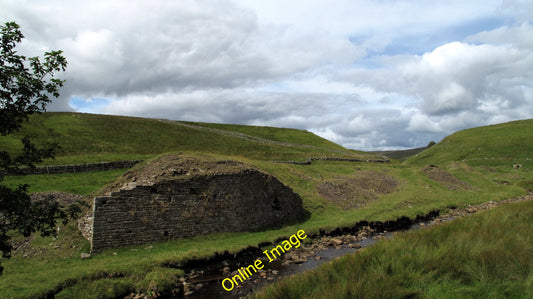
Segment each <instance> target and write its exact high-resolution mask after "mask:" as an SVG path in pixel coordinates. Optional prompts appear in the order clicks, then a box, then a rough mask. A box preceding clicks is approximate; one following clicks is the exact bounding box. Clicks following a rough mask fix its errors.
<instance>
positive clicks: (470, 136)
mask: <svg viewBox="0 0 533 299" xmlns="http://www.w3.org/2000/svg"><path fill="white" fill-rule="evenodd" d="M459 161H461V162H465V163H467V164H468V165H471V166H478V165H485V166H503V165H507V166H512V165H513V164H526V163H527V164H530V163H531V162H532V161H533V120H531V119H529V120H519V121H513V122H508V123H503V124H497V125H491V126H485V127H477V128H472V129H467V130H463V131H459V132H456V133H454V134H452V135H450V136H448V137H446V138H444V139H443V140H442V141H441V142H439V143H438V144H436V145H435V146H433V147H431V148H429V149H427V150H425V151H423V152H421V153H419V154H417V155H415V156H414V157H411V158H410V159H408V160H407V163H409V164H415V165H423V164H446V163H449V162H459Z"/></svg>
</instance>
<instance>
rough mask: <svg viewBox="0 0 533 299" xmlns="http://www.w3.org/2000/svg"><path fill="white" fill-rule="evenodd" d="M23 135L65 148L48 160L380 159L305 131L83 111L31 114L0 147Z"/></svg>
mask: <svg viewBox="0 0 533 299" xmlns="http://www.w3.org/2000/svg"><path fill="white" fill-rule="evenodd" d="M22 136H29V137H31V139H32V140H33V141H35V142H37V143H41V144H44V143H53V142H57V143H58V144H59V145H60V146H61V150H60V151H59V152H58V154H57V156H56V160H50V161H47V162H46V163H47V164H69V163H88V162H100V161H114V160H127V159H139V158H147V157H152V156H154V155H158V154H162V153H166V152H176V151H195V152H208V153H215V154H223V155H230V156H240V157H243V158H250V159H255V160H264V161H272V160H279V161H286V160H287V161H288V160H298V161H305V160H306V159H309V158H320V157H346V158H354V159H355V158H362V159H367V158H369V157H370V158H376V156H375V155H371V154H366V153H362V152H356V151H352V150H347V149H345V148H343V147H342V146H340V145H337V144H335V143H333V142H330V141H328V140H325V139H323V138H321V137H319V136H317V135H315V134H313V133H310V132H307V131H303V130H295V129H282V128H272V127H251V126H239V125H222V124H205V123H190V122H188V123H184V122H176V121H168V120H158V119H146V118H135V117H122V116H108V115H95V114H80V113H43V114H39V115H33V116H32V117H31V118H30V121H29V122H28V123H26V124H25V125H24V127H23V129H22V130H21V131H20V132H18V133H16V134H15V135H13V136H7V137H0V149H1V150H6V151H8V152H11V153H16V152H17V151H19V150H20V148H21V145H20V141H19V139H20V137H22ZM378 158H379V157H378Z"/></svg>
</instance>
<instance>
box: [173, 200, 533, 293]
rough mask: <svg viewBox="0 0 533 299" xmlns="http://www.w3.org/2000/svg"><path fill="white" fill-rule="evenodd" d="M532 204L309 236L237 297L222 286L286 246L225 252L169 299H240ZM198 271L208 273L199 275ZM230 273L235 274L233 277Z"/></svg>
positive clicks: (363, 224) (192, 273)
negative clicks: (416, 236)
mask: <svg viewBox="0 0 533 299" xmlns="http://www.w3.org/2000/svg"><path fill="white" fill-rule="evenodd" d="M528 200H533V194H532V193H530V194H529V195H526V196H522V197H518V198H512V199H506V200H502V201H499V202H493V201H490V202H485V203H481V204H478V205H474V206H467V207H466V208H461V209H453V208H452V209H450V210H449V211H448V213H447V214H446V215H441V216H439V212H438V211H433V212H430V213H429V214H427V215H424V216H417V217H416V218H415V219H410V218H407V217H400V218H398V219H396V220H395V221H385V222H379V221H374V222H367V221H360V222H358V223H356V224H355V225H354V226H352V227H344V228H337V229H335V230H333V231H324V230H320V231H319V232H317V233H315V234H313V235H309V236H308V237H309V238H310V239H311V242H306V244H305V245H304V244H302V246H301V247H300V248H297V249H290V250H289V251H288V252H286V253H285V254H284V255H283V256H281V257H280V258H278V259H275V260H274V261H272V262H270V263H267V261H265V260H263V264H264V265H265V267H264V268H263V269H262V270H259V271H258V272H257V273H253V274H252V276H251V277H250V278H248V279H247V280H245V281H244V282H242V283H240V282H239V285H238V286H237V287H235V288H234V289H233V290H232V291H226V290H224V288H223V287H222V284H221V282H222V280H224V279H225V278H231V277H232V276H234V275H236V274H237V272H235V270H237V269H239V268H240V267H242V266H247V265H250V264H251V263H253V262H254V261H255V260H257V259H258V258H261V259H263V258H264V254H263V253H262V251H263V250H264V249H267V248H271V247H272V245H278V244H281V243H280V242H281V241H282V240H283V239H282V238H280V239H278V240H276V241H275V242H274V243H270V242H269V243H265V244H259V245H258V246H257V247H249V248H247V249H243V250H242V251H241V252H239V253H236V254H229V253H227V252H225V253H223V254H218V255H217V256H215V257H213V258H211V259H208V260H197V261H191V263H190V264H189V265H185V267H180V268H182V269H186V273H187V275H186V278H182V281H181V282H182V284H183V289H181V292H180V295H177V296H174V297H169V298H241V297H244V296H247V295H249V294H251V293H253V292H256V291H258V290H260V289H261V288H263V287H265V286H266V285H268V284H270V283H272V282H275V281H277V280H280V279H282V278H284V277H288V276H291V275H294V274H297V273H301V272H304V271H309V270H313V269H315V268H317V267H318V266H320V265H322V264H324V263H326V262H329V261H332V260H333V259H335V258H338V257H341V256H343V255H346V254H350V253H354V252H357V251H359V250H360V249H361V248H365V247H368V246H371V245H372V244H374V243H376V242H377V241H378V240H379V239H383V238H391V237H393V236H394V235H395V232H401V231H410V230H416V229H420V228H424V227H427V226H432V225H436V224H440V223H445V222H449V221H451V220H453V219H455V218H458V217H463V216H465V215H469V214H472V213H476V212H478V211H481V210H487V209H492V208H495V207H497V206H499V205H501V204H506V203H511V202H520V201H528ZM285 239H287V238H285ZM193 266H194V267H193ZM194 268H196V269H203V270H194ZM230 270H231V271H234V272H231V273H230Z"/></svg>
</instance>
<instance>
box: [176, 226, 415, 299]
mask: <svg viewBox="0 0 533 299" xmlns="http://www.w3.org/2000/svg"><path fill="white" fill-rule="evenodd" d="M422 226H424V224H422V225H421V224H420V223H416V224H412V225H410V226H409V227H408V228H406V229H405V228H404V229H402V230H401V231H406V230H414V229H419V228H421V227H422ZM367 231H370V232H368V233H367V234H365V235H367V236H368V237H366V236H364V237H362V238H359V239H357V237H355V236H350V237H347V236H346V235H344V236H341V237H337V238H336V237H322V238H321V237H318V238H314V239H313V243H312V244H306V245H305V247H306V248H305V249H303V250H305V251H306V253H303V254H300V255H296V261H291V260H290V258H286V256H285V255H284V256H282V257H281V258H279V259H276V260H274V261H272V262H270V263H267V262H266V261H264V262H265V264H264V265H265V268H263V269H262V270H259V272H258V273H253V275H252V276H251V277H250V278H248V279H247V280H245V281H244V282H242V283H240V282H239V286H237V287H235V288H234V289H233V290H232V291H226V290H224V289H223V287H222V285H221V282H222V280H223V279H225V278H231V276H233V275H235V274H236V273H227V272H226V273H225V274H224V273H222V271H221V269H218V270H214V271H205V272H203V274H202V275H199V276H198V277H194V275H193V276H192V277H193V278H190V279H189V280H187V282H185V283H184V285H185V294H186V295H180V296H176V297H172V298H241V297H244V296H246V295H248V294H250V293H253V292H255V291H258V290H259V289H261V288H263V287H264V286H266V285H268V284H270V283H273V282H275V281H276V280H280V279H282V278H284V277H288V276H291V275H293V274H297V273H301V272H305V271H309V270H313V269H315V268H317V267H318V266H320V265H322V264H324V263H326V262H329V261H332V260H333V259H335V258H338V257H341V256H343V255H346V254H350V253H354V252H357V251H359V250H361V248H365V247H368V246H370V245H372V244H374V243H375V242H377V240H379V239H381V238H390V237H392V236H393V235H394V233H393V232H381V233H377V232H376V233H374V232H372V230H371V229H370V230H367ZM324 239H325V240H326V241H324ZM350 239H351V240H350ZM335 242H338V243H340V242H342V244H341V245H337V244H338V243H335ZM317 244H319V245H318V246H316V245H317ZM314 245H315V246H314ZM302 247H304V246H302ZM309 247H311V249H310V248H309ZM313 247H314V249H313ZM301 251H302V250H301ZM301 251H300V252H301ZM286 254H289V252H287V253H286ZM302 256H303V258H302ZM261 257H264V255H261V256H257V258H261ZM293 258H294V257H293ZM254 260H255V259H250V260H249V262H248V263H244V264H242V265H237V266H245V265H248V264H250V263H252V262H253V261H254ZM237 266H236V267H232V268H231V269H232V270H235V269H237ZM201 273H202V272H201ZM187 285H189V286H188V287H187ZM187 292H189V293H187Z"/></svg>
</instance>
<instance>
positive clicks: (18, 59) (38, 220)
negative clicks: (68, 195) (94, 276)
mask: <svg viewBox="0 0 533 299" xmlns="http://www.w3.org/2000/svg"><path fill="white" fill-rule="evenodd" d="M0 29H1V34H2V40H1V44H0V48H1V51H2V53H1V56H0V134H1V135H3V136H6V135H9V134H13V133H14V132H16V131H18V130H19V129H20V128H21V126H22V124H23V122H24V121H27V120H28V116H29V115H31V114H34V113H39V112H43V111H45V107H46V105H47V104H48V103H50V102H51V100H50V97H51V96H53V97H58V96H59V88H60V87H62V86H63V83H64V81H63V80H60V79H57V78H55V77H54V75H55V73H57V72H60V71H64V70H65V69H66V66H67V60H66V59H65V57H63V56H62V51H52V52H46V53H45V54H44V59H43V61H42V62H41V60H40V59H39V57H30V58H28V59H26V57H25V56H22V55H18V54H17V51H16V50H15V47H16V45H17V43H20V42H21V40H22V39H23V38H24V35H23V34H22V33H21V31H20V26H19V25H17V24H16V23H15V22H8V23H5V25H2V26H0ZM21 141H22V144H23V148H22V154H20V155H18V156H15V157H12V155H11V154H10V153H8V152H6V151H0V251H1V252H2V257H4V258H9V257H10V255H11V250H12V246H11V243H10V238H9V236H8V234H7V232H8V231H9V230H12V229H16V230H18V231H19V232H20V233H22V234H23V235H24V236H30V235H31V234H32V233H35V232H40V233H41V234H42V235H45V236H46V235H54V234H56V230H55V228H56V223H57V221H60V220H62V221H63V222H64V223H66V222H67V220H68V218H69V216H73V214H74V212H75V209H70V210H69V209H65V208H64V207H62V206H61V205H60V204H59V203H58V202H57V201H55V200H53V198H46V199H43V200H39V201H36V202H32V201H31V200H30V196H29V194H28V185H21V186H18V187H17V188H15V189H13V188H9V187H7V186H4V185H2V184H1V183H2V182H3V180H4V177H3V175H2V172H9V171H14V170H16V169H17V168H19V167H21V166H26V167H35V163H39V162H41V161H42V159H45V158H53V157H54V152H55V150H56V148H57V145H46V146H40V147H39V146H37V145H35V144H33V143H32V142H31V141H30V140H29V138H22V140H21ZM2 270H3V267H2V266H1V265H0V275H1V273H2Z"/></svg>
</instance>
